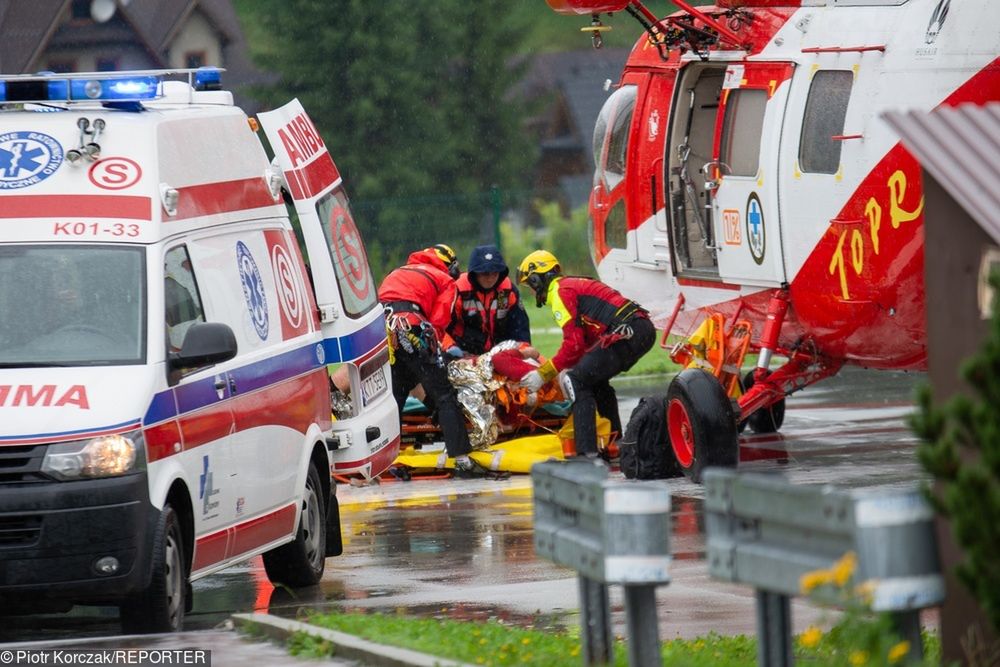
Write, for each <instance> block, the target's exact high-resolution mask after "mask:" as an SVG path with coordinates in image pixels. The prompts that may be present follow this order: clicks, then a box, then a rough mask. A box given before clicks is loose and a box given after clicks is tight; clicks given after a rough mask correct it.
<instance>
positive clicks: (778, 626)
mask: <svg viewBox="0 0 1000 667" xmlns="http://www.w3.org/2000/svg"><path fill="white" fill-rule="evenodd" d="M757 664H758V665H767V667H791V666H792V665H793V664H794V659H793V657H792V610H791V601H790V600H789V598H788V596H787V595H782V594H781V593H770V592H768V591H764V590H761V589H759V588H758V589H757Z"/></svg>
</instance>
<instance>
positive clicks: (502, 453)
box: [393, 434, 563, 473]
mask: <svg viewBox="0 0 1000 667" xmlns="http://www.w3.org/2000/svg"><path fill="white" fill-rule="evenodd" d="M469 458H471V459H472V460H473V461H475V462H476V463H478V464H479V465H481V466H482V467H484V468H486V469H487V470H493V471H497V472H518V473H527V472H531V466H533V465H534V464H536V463H538V462H540V461H548V460H550V459H562V458H563V451H562V441H561V440H560V439H559V436H558V435H554V434H547V435H532V436H528V437H526V438H517V439H515V440H508V441H507V442H502V443H500V444H497V445H493V446H492V447H490V448H489V449H487V450H485V451H475V452H472V453H471V454H469ZM393 465H401V466H406V467H407V468H411V469H413V470H452V469H454V467H455V459H453V458H449V457H448V455H447V454H446V453H445V452H444V451H440V452H423V451H421V450H419V449H414V448H413V447H407V448H406V449H403V450H401V451H400V452H399V456H397V457H396V460H395V461H393Z"/></svg>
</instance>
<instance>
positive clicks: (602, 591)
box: [577, 574, 615, 665]
mask: <svg viewBox="0 0 1000 667" xmlns="http://www.w3.org/2000/svg"><path fill="white" fill-rule="evenodd" d="M577 580H578V586H579V589H580V641H581V643H582V644H583V651H582V653H583V664H585V665H604V664H610V663H611V662H612V661H614V657H615V656H614V644H613V635H612V633H611V602H610V596H609V594H608V586H607V584H602V583H601V582H599V581H594V580H593V579H591V578H590V577H585V576H583V575H582V574H581V575H580V576H579V577H577Z"/></svg>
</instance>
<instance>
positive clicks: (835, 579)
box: [796, 551, 940, 667]
mask: <svg viewBox="0 0 1000 667" xmlns="http://www.w3.org/2000/svg"><path fill="white" fill-rule="evenodd" d="M856 569H857V556H856V555H855V554H854V552H853V551H852V552H848V553H846V554H844V556H843V557H842V558H840V560H838V561H837V562H836V563H834V564H833V566H832V567H831V568H830V569H828V570H816V571H814V572H809V573H806V574H804V575H803V576H802V579H801V582H800V586H801V588H802V592H803V593H805V594H808V595H810V596H811V597H813V598H814V599H816V600H818V601H821V602H822V603H823V604H834V605H835V606H837V607H838V608H839V609H840V610H841V611H842V614H841V616H840V619H839V620H838V621H837V623H836V625H834V626H833V627H832V628H831V629H830V631H829V632H827V633H825V634H824V633H823V632H822V631H821V630H820V629H819V628H818V627H816V626H810V627H809V628H807V629H806V631H805V632H803V633H802V634H801V635H799V637H798V640H797V642H796V644H797V649H798V652H799V653H800V654H803V655H804V656H808V655H809V654H810V653H812V654H813V655H814V656H815V657H816V658H817V659H821V660H822V664H824V665H830V667H883V666H888V665H898V664H903V663H904V662H905V663H906V664H908V665H911V666H912V665H926V667H931V665H937V664H938V663H939V658H940V655H939V653H940V652H939V648H940V644H939V643H938V642H936V641H935V642H933V643H934V646H932V647H928V650H927V654H926V655H924V656H923V659H922V660H917V659H916V658H915V656H916V654H917V650H918V647H915V646H910V643H909V642H908V641H904V640H902V639H901V638H900V636H899V633H898V632H897V630H896V628H895V623H894V621H893V618H892V615H891V614H889V613H887V612H881V613H877V614H876V613H873V612H872V611H871V596H872V591H873V585H874V583H875V582H871V581H870V582H864V583H861V584H859V585H855V581H854V573H855V571H856ZM920 648H922V647H920Z"/></svg>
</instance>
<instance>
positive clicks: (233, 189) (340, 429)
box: [0, 68, 399, 632]
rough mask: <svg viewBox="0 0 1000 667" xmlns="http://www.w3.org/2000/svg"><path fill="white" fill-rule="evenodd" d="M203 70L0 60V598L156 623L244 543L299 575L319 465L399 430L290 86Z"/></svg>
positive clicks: (326, 521)
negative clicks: (254, 108) (269, 99)
mask: <svg viewBox="0 0 1000 667" xmlns="http://www.w3.org/2000/svg"><path fill="white" fill-rule="evenodd" d="M220 71H221V70H218V69H212V68H202V69H198V70H177V71H172V72H165V71H142V72H115V73H108V72H103V73H99V74H66V75H64V74H60V75H49V76H14V77H0V609H2V610H3V612H2V613H7V614H9V613H12V612H13V613H32V612H37V611H52V610H66V609H68V608H70V607H71V606H73V605H75V604H84V605H105V606H117V607H119V608H120V610H121V618H122V625H123V628H124V629H125V631H127V632H145V631H175V630H178V629H180V628H181V627H182V623H183V619H184V614H185V611H190V608H191V602H192V589H191V582H192V581H194V580H196V579H198V578H201V577H204V576H206V575H209V574H212V573H214V572H217V571H219V570H221V569H223V568H225V567H227V566H229V565H232V564H234V563H237V562H240V561H244V560H246V559H248V558H250V557H253V556H257V555H261V556H263V563H264V567H265V569H266V572H267V575H268V577H269V578H270V579H271V581H272V582H275V583H279V582H280V583H281V584H284V585H287V586H292V587H295V586H305V585H311V584H315V583H316V582H317V581H319V579H320V577H321V576H322V573H323V568H324V561H325V558H326V557H327V556H335V555H339V554H340V552H341V551H342V541H341V532H340V514H339V510H338V505H337V497H336V485H335V484H334V483H332V474H334V473H361V474H364V475H369V476H371V475H376V474H378V473H379V472H381V471H382V470H384V469H385V468H387V467H388V466H389V464H390V463H391V462H392V461H393V459H394V458H395V457H396V454H397V453H398V450H399V421H398V415H397V412H396V405H395V402H394V401H393V398H392V391H391V386H390V374H389V356H388V348H387V345H386V337H385V323H384V317H383V313H382V310H381V308H380V307H379V305H378V301H377V297H376V285H375V281H374V279H373V276H372V272H371V269H370V268H369V265H368V260H367V256H366V254H365V248H364V244H363V242H362V238H361V235H360V233H359V231H358V228H357V226H356V225H355V223H354V220H353V218H352V216H351V211H350V207H349V204H348V199H347V196H346V195H345V193H344V189H343V184H342V179H341V177H340V174H339V173H338V171H337V168H336V166H335V165H334V162H333V160H332V159H331V157H330V154H329V152H328V151H327V149H326V146H325V145H324V143H323V141H322V139H321V138H320V136H319V133H318V132H317V131H316V128H315V126H314V125H313V123H312V122H311V121H310V119H309V116H308V115H307V114H306V113H305V111H304V110H303V108H302V106H301V105H300V104H299V103H298V102H297V101H292V102H291V103H289V104H288V105H286V106H285V107H282V108H280V109H278V110H275V111H272V112H269V113H263V114H260V116H259V122H260V126H262V127H258V122H257V120H256V119H253V118H248V117H247V115H246V114H245V113H244V112H243V111H242V110H241V109H239V108H238V107H236V106H234V104H233V99H232V94H231V93H230V92H228V91H225V90H223V89H222V88H221V76H220ZM269 151H270V154H269ZM290 213H293V214H291V215H290ZM293 220H296V221H297V222H296V224H295V225H294V226H293V223H292V221H293ZM303 253H304V254H303Z"/></svg>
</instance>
